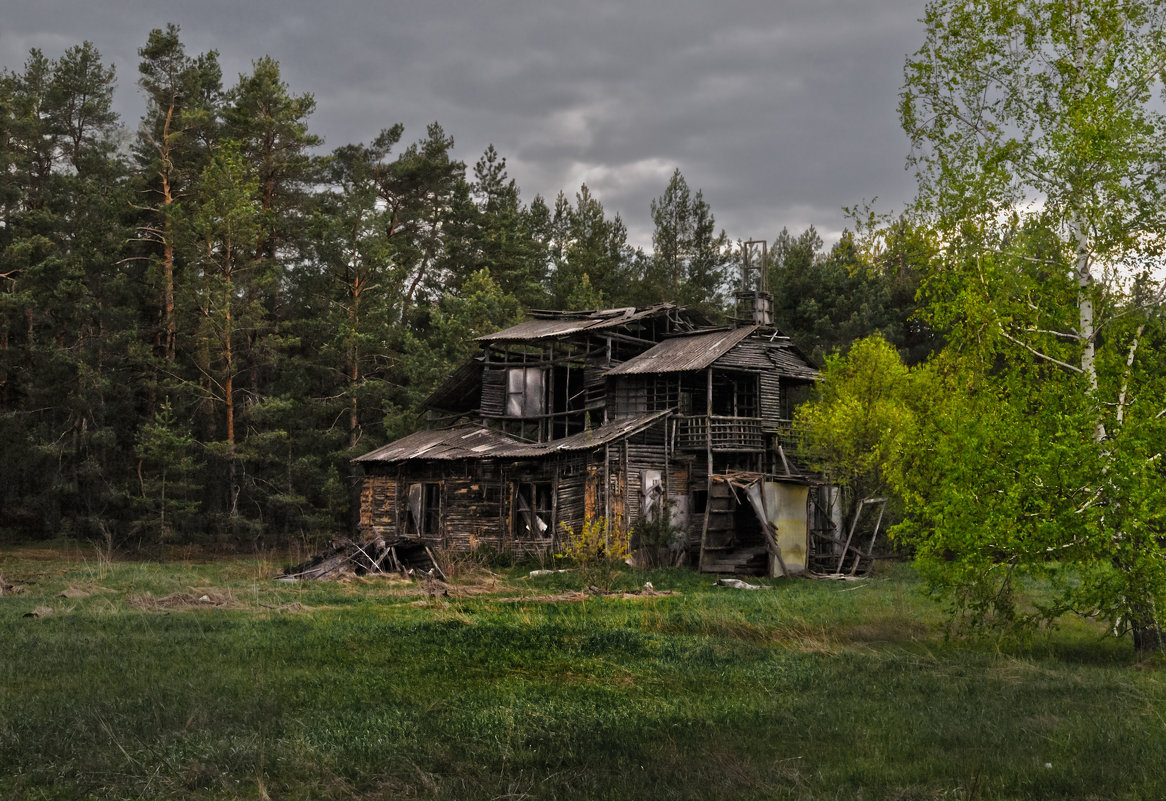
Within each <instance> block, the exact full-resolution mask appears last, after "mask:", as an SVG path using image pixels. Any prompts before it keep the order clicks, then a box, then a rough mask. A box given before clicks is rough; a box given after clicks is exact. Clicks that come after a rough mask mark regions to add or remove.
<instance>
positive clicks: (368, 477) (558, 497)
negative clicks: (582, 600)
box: [355, 289, 837, 575]
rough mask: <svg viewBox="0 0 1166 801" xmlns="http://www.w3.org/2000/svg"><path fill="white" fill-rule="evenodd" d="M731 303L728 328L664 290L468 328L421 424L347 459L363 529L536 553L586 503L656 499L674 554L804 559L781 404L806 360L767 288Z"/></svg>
mask: <svg viewBox="0 0 1166 801" xmlns="http://www.w3.org/2000/svg"><path fill="white" fill-rule="evenodd" d="M737 308H738V315H737V319H736V321H735V323H734V324H733V325H731V326H727V327H714V326H712V325H710V323H709V321H708V320H707V319H706V318H704V317H703V316H702V315H700V314H698V313H695V312H693V311H690V310H686V309H684V308H680V307H677V306H674V305H670V304H663V305H657V306H651V307H647V308H624V309H607V310H602V311H586V312H536V313H534V314H533V316H532V318H531V319H528V320H526V321H525V322H522V323H519V324H517V325H514V326H512V327H510V328H507V329H505V330H502V331H498V332H496V333H492V334H487V335H485V336H482V337H479V338H478V340H477V342H478V344H479V345H480V346H481V351H480V353H479V354H478V355H477V357H476V358H474V359H472V360H471V361H469V362H468V363H467V364H465V365H463V366H462V367H461V368H460V369H458V370H456V371H455V372H454V373H453V374H452V375H451V376H449V378H448V379H447V380H446V381H445V382H444V383H443V384H442V385H441V386H439V387H438V388H437V389H436V391H434V392H433V394H432V395H431V396H430V397H429V398H428V400H427V401H426V402H425V408H426V409H427V410H428V413H429V419H430V425H431V427H430V428H429V429H428V430H424V431H418V432H417V433H414V434H411V435H409V436H406V437H404V438H403V439H399V440H397V441H396V442H392V443H390V444H388V445H385V446H384V447H381V448H378V449H376V450H374V451H372V452H371V453H367V454H365V455H363V456H360V457H358V458H357V459H356V460H355V461H356V463H357V464H358V465H359V466H360V467H361V468H363V470H362V473H363V474H362V476H361V478H360V482H361V484H360V490H361V491H360V518H359V527H360V534H361V535H362V536H364V537H378V536H379V537H385V538H400V537H409V538H416V539H420V540H422V541H425V542H427V543H429V544H431V545H433V546H436V547H441V548H447V549H455V550H458V549H472V548H475V547H478V546H490V547H492V548H494V549H496V550H499V551H512V552H522V551H544V552H545V551H548V550H551V549H554V548H556V547H557V545H558V543H559V542H560V541H561V539H562V537H563V533H564V530H565V528H564V527H567V528H572V529H575V530H578V529H579V527H580V526H582V525H583V523H584V521H585V520H586V519H589V518H590V519H594V518H599V517H602V518H605V519H606V520H607V521H608V523H609V525H611V526H616V527H618V528H619V529H621V530H623V531H627V530H629V529H630V530H635V528H636V527H637V526H640V525H643V523H644V522H645V521H648V520H650V519H652V517H653V516H656V519H657V521H658V520H659V516H660V515H662V514H663V515H666V516H667V518H666V519H667V520H668V522H669V524H670V525H669V526H668V527H666V528H667V530H669V531H671V532H674V534H675V537H674V541H673V542H672V543H670V545H671V548H672V555H673V557H674V558H675V560H676V561H677V562H680V561H685V560H687V561H688V563H689V564H692V565H694V566H697V567H698V568H699V569H700V570H702V571H706V572H720V573H747V574H757V575H761V574H764V575H783V574H785V575H789V574H793V573H796V572H800V571H801V570H803V569H804V568H805V566H806V565H807V549H808V548H809V547H810V542H811V539H812V538H811V536H810V534H811V530H812V529H813V528H814V527H815V526H819V527H820V526H821V525H822V524H823V521H822V520H816V519H815V518H821V517H822V515H823V512H822V511H821V509H824V508H825V505H823V504H822V503H821V502H820V497H819V496H820V495H821V492H820V491H819V490H818V489H817V485H818V483H819V482H817V480H816V478H815V476H813V475H812V474H810V473H809V472H808V471H806V470H805V469H804V468H803V467H802V466H801V465H799V464H798V460H797V457H796V453H795V443H794V441H793V438H792V437H791V431H790V420H791V417H792V408H791V403H792V399H793V398H794V397H795V395H796V394H797V392H798V390H799V388H804V387H806V386H808V385H809V384H810V383H812V382H813V381H814V380H815V377H816V371H815V369H814V368H813V367H812V366H811V365H810V363H809V362H808V361H807V359H806V358H805V356H804V355H803V354H802V353H801V352H800V351H799V350H798V348H797V347H796V346H795V345H794V344H793V343H792V342H791V341H790V340H789V339H788V338H787V337H785V336H783V335H782V334H781V333H780V332H779V331H778V330H776V329H775V328H774V327H773V326H772V325H771V324H770V321H769V318H768V315H769V299H768V295H767V294H766V293H764V292H763V291H759V290H757V289H753V290H751V291H742V292H739V293H738V307H737ZM812 490H814V491H812ZM827 514H828V513H827ZM826 522H829V521H826ZM657 530H659V529H658V528H657ZM832 530H833V531H836V530H837V526H836V525H835V526H834V527H833V529H832Z"/></svg>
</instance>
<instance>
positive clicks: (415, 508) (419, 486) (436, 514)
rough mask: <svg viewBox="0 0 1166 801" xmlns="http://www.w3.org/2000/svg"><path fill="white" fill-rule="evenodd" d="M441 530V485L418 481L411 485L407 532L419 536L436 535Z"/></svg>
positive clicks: (406, 522) (406, 521)
mask: <svg viewBox="0 0 1166 801" xmlns="http://www.w3.org/2000/svg"><path fill="white" fill-rule="evenodd" d="M440 531H441V485H440V484H437V483H431V482H426V483H421V482H416V483H413V484H410V485H409V503H408V509H407V510H406V517H405V533H406V534H412V535H414V536H418V537H426V536H436V535H437V534H439V533H440Z"/></svg>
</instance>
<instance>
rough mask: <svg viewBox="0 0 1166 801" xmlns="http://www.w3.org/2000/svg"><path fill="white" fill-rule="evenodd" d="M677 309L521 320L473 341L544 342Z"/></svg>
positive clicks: (666, 306)
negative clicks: (535, 340) (530, 340)
mask: <svg viewBox="0 0 1166 801" xmlns="http://www.w3.org/2000/svg"><path fill="white" fill-rule="evenodd" d="M675 308H677V307H676V306H674V305H673V304H670V303H668V304H662V305H659V306H648V307H645V308H643V309H636V308H633V307H628V308H626V309H604V310H602V311H595V312H590V313H588V314H569V313H566V312H564V313H563V315H562V316H561V317H553V318H550V319H537V318H536V319H534V320H525V321H523V322H521V323H518V325H512V326H510V327H509V328H505V329H503V330H501V331H495V332H494V333H493V334H485V335H483V336H480V337H478V338H477V340H475V341H477V342H519V341H522V340H528V339H547V338H549V337H559V336H564V335H566V334H574V333H577V332H579V331H594V330H600V329H604V328H615V327H617V326H621V325H626V324H627V323H630V322H634V321H636V320H643V319H645V318H647V317H655V316H656V315H659V314H663V313H664V312H667V311H669V310H671V309H675Z"/></svg>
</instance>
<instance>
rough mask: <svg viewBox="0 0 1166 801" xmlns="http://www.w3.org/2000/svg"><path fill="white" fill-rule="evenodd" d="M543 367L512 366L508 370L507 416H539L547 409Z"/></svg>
mask: <svg viewBox="0 0 1166 801" xmlns="http://www.w3.org/2000/svg"><path fill="white" fill-rule="evenodd" d="M544 381H545V372H544V371H543V369H542V368H541V367H511V368H509V369H507V371H506V416H507V417H538V416H539V415H541V414H543V413H544V412H545V410H546V408H545V404H544V393H543V384H544Z"/></svg>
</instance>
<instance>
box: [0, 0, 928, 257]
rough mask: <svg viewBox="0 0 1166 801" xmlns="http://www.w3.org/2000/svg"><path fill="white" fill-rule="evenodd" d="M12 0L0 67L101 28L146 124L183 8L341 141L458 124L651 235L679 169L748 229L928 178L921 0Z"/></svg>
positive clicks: (201, 35)
mask: <svg viewBox="0 0 1166 801" xmlns="http://www.w3.org/2000/svg"><path fill="white" fill-rule="evenodd" d="M8 5H9V6H10V8H8V9H7V10H6V11H5V14H4V18H5V20H4V28H3V31H2V32H0V64H3V65H5V66H7V67H9V68H10V69H16V68H19V66H20V65H21V64H22V63H23V61H24V59H25V56H26V53H27V50H28V48H29V47H34V46H35V47H41V48H42V49H44V50H45V52H46V54H48V55H50V56H55V55H58V54H59V53H60V52H61V51H62V50H63V49H64V48H66V47H68V46H69V45H72V44H75V43H77V42H80V41H81V40H83V39H89V40H91V41H93V43H94V44H95V45H96V46H97V47H98V49H100V50H101V52H102V53H103V54H104V56H105V57H106V59H107V60H110V61H113V62H115V63H116V64H117V67H118V74H119V76H120V77H119V84H120V89H119V95H118V104H119V108H120V110H121V111H122V114H123V116H124V117H125V118H126V120H127V122H128V123H130V124H131V125H132V124H133V123H134V121H135V120H136V118H137V116H138V115H139V114H140V110H141V100H140V98H139V97H138V96H137V94H136V85H135V82H136V80H137V48H138V47H140V46H141V45H142V44H143V43H144V42H145V40H146V36H147V34H148V32H149V30H150V28H154V27H160V26H162V25H164V24H165V23H166V22H175V23H177V24H179V25H180V26H181V27H182V31H183V41H184V43H185V44H186V46H187V48H188V50H189V51H190V52H192V53H194V52H201V51H203V50H207V49H212V48H213V49H217V50H218V51H219V52H220V54H221V60H222V63H223V67H224V76H225V82H226V83H227V84H231V83H233V82H234V80H235V77H236V75H237V74H238V73H240V72H245V71H247V70H248V69H249V66H250V62H251V61H252V60H253V59H255V58H258V57H259V56H262V55H265V54H269V55H271V56H272V57H274V58H276V59H278V60H279V61H280V63H281V65H282V67H283V72H284V77H285V79H286V80H287V82H288V84H289V85H290V87H291V89H292V90H293V91H295V92H310V93H312V94H313V95H314V96H315V98H316V101H317V111H316V114H315V115H314V119H313V125H314V129H315V130H316V132H317V133H320V134H322V135H323V136H324V137H325V139H326V142H327V144H328V146H329V147H335V146H339V145H341V144H345V143H348V142H355V141H367V140H369V139H371V138H372V137H374V136H375V135H376V134H377V133H378V132H379V131H380V129H382V128H385V127H388V126H389V125H392V124H393V123H395V122H402V123H404V124H405V126H406V134H405V138H406V140H409V141H411V140H414V139H417V138H419V137H421V136H423V135H424V132H425V125H426V124H428V123H429V122H432V121H438V122H440V123H441V124H442V126H443V127H444V128H445V131H446V132H447V133H448V134H450V135H452V136H453V137H454V138H455V139H456V141H457V149H456V152H457V155H458V156H459V157H460V158H462V159H463V160H464V161H466V162H467V163H468V164H470V165H471V166H472V164H473V162H474V161H476V159H477V158H478V156H479V155H480V153H481V152H482V150H483V149H484V148H485V147H486V145H487V144H490V143H493V144H494V145H495V146H496V147H497V148H498V150H499V152H501V153H502V154H503V155H504V156H506V157H507V160H508V162H509V166H510V171H511V174H512V175H513V177H515V178H516V179H517V181H518V183H519V186H521V187H522V190H523V193H524V196H525V197H526V198H527V199H528V200H529V199H530V198H531V197H533V195H534V194H535V193H540V194H543V195H544V196H546V197H547V198H548V200H553V198H554V195H555V194H556V193H557V192H558V191H559V190H560V189H562V190H564V191H565V192H566V193H567V195H568V197H570V198H573V196H574V193H575V192H576V191H577V190H578V188H579V185H580V184H581V183H582V182H586V183H588V185H589V186H590V187H591V189H592V190H593V192H594V193H595V194H596V195H597V196H598V197H599V198H600V199H601V200H602V201H603V203H604V205H605V207H606V208H607V209H608V211H609V212H610V213H614V212H619V213H621V215H622V216H623V218H624V221H625V222H626V223H627V224H628V226H629V228H630V230H631V232H632V236H633V238H634V239H635V240H636V241H637V242H638V243H640V244H647V242H648V239H649V238H650V231H651V221H650V219H649V213H648V204H649V202H650V200H651V199H652V198H653V197H655V196H657V195H659V194H660V193H661V191H662V190H663V189H664V186H665V184H666V183H667V180H668V178H669V176H670V175H671V173H672V170H673V169H674V168H676V167H679V168H680V170H681V171H682V172H683V173H684V175H685V177H686V178H687V180H688V182H689V184H690V185H691V186H693V187H694V188H695V187H700V188H702V189H703V190H704V195H705V199H706V200H708V201H709V203H710V204H711V206H712V208H713V212H714V213H715V214H716V216H717V219H718V222H719V224H720V225H722V226H724V227H725V228H726V230H727V231H728V233H729V234H730V236H732V237H741V238H743V237H750V236H753V237H766V238H772V237H773V236H774V235H775V234H776V233H777V232H778V231H780V230H781V228H782V227H783V226H788V227H789V228H790V229H791V230H795V231H796V230H801V229H802V228H804V227H805V226H806V225H809V224H814V225H816V226H817V227H818V228H819V230H820V231H821V232H822V233H823V234H824V235H825V236H826V237H827V238H831V237H832V236H834V235H836V233H837V232H838V231H839V230H840V229H841V227H842V225H843V224H844V221H843V217H842V214H841V211H840V209H841V207H842V206H843V205H853V204H855V203H858V202H860V201H862V200H863V199H870V198H873V197H874V196H876V195H877V196H879V197H880V203H879V205H880V207H882V208H884V209H885V208H888V207H894V208H901V207H902V205H903V203H904V202H905V200H906V199H907V197H908V196H909V194H910V191H911V182H910V178H909V176H908V175H907V174H906V173H905V172H904V170H903V161H904V157H905V155H906V149H907V145H906V140H905V138H904V136H903V134H902V133H901V132H900V131H899V128H898V123H897V119H896V102H897V93H898V89H899V84H900V82H901V74H902V63H903V57H904V55H905V54H906V53H907V52H909V51H911V50H912V49H913V48H914V47H915V46H916V44H917V42H918V41H919V40H920V38H921V33H922V32H921V29H920V26H919V23H918V22H917V18H918V17H919V16H920V15H921V13H922V5H923V0H879V2H869V0H833V1H831V0H791V1H790V2H780V3H775V2H772V0H759V1H758V2H750V1H749V0H739V1H738V0H729V1H728V2H720V3H716V4H714V3H707V2H704V3H698V2H690V0H684V1H683V2H670V3H663V2H637V1H636V0H624V2H608V1H607V0H593V2H589V3H579V4H566V3H559V4H555V3H551V2H541V3H538V2H527V1H526V0H524V1H523V2H518V1H517V0H515V1H514V2H491V3H469V2H452V0H433V1H431V2H426V3H400V2H391V3H373V2H355V1H354V0H348V1H344V0H342V1H340V2H332V3H319V2H306V1H305V0H293V1H292V2H281V3H263V2H255V3H249V4H242V5H239V4H236V2H235V1H234V0H231V2H227V1H226V0H215V1H214V2H198V3H191V2H189V0H186V1H185V2H181V3H180V2H175V1H174V0H162V1H161V2H151V3H149V4H146V3H143V2H134V1H133V0H104V2H102V3H91V2H83V0H70V1H68V2H66V0H37V1H36V2H32V1H31V0H17V2H15V3H10V4H8Z"/></svg>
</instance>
